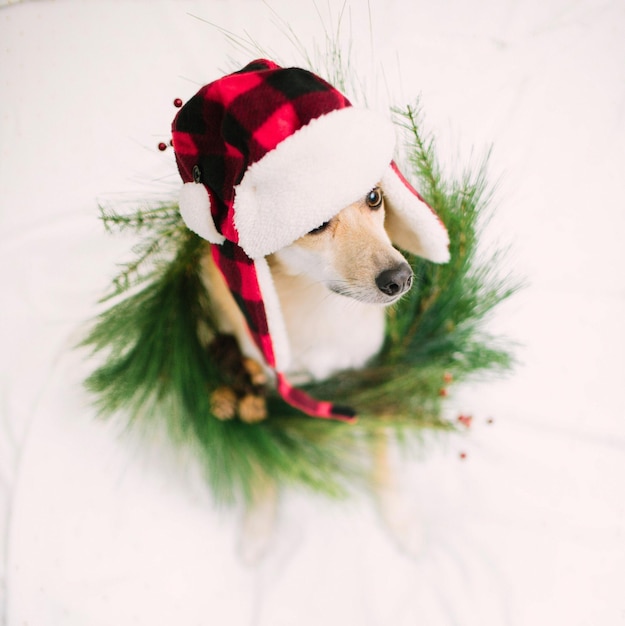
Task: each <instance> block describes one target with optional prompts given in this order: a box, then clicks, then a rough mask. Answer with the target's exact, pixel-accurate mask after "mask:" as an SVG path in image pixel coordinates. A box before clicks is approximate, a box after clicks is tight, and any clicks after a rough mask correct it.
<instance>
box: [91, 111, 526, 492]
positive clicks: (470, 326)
mask: <svg viewBox="0 0 625 626" xmlns="http://www.w3.org/2000/svg"><path fill="white" fill-rule="evenodd" d="M395 116H396V122H397V124H398V125H399V126H401V128H402V129H403V131H404V133H405V141H406V144H405V155H406V161H407V163H406V164H404V165H405V167H404V171H408V172H410V173H411V174H412V177H413V183H415V186H416V187H417V188H418V189H419V190H420V192H421V194H422V195H423V197H424V199H425V200H426V201H427V202H428V203H429V204H430V205H431V206H432V207H433V208H434V210H435V211H436V212H437V214H438V215H439V216H440V218H441V219H442V221H443V222H444V223H445V224H446V226H447V229H448V231H449V234H450V239H451V245H450V250H451V261H450V262H449V263H448V264H446V265H441V266H439V265H434V264H431V263H429V262H427V261H424V260H423V259H419V258H417V257H410V258H409V261H410V262H411V264H412V266H413V269H414V272H415V276H416V280H415V285H414V286H413V288H412V290H411V291H410V292H409V294H408V295H407V296H406V297H404V298H403V299H402V300H401V301H400V302H399V303H398V304H397V305H396V306H395V307H394V308H392V309H391V310H389V314H388V325H387V338H386V343H385V346H384V348H383V350H382V352H381V354H380V355H379V356H378V357H377V359H376V360H375V362H373V363H372V364H371V365H370V366H369V367H367V368H364V369H362V370H358V371H348V372H343V373H341V374H339V375H337V376H336V377H334V378H332V379H331V380H328V381H325V382H322V383H317V384H314V385H309V386H308V391H309V392H310V393H312V394H313V395H317V396H318V397H323V398H324V399H329V400H333V399H334V400H336V401H337V402H339V403H341V404H349V405H352V406H354V407H355V408H356V409H357V411H358V413H359V416H360V419H359V422H358V424H356V425H346V424H343V423H336V422H327V421H325V420H318V419H314V418H310V417H306V416H303V415H301V414H299V413H297V412H296V411H295V410H294V409H292V408H291V407H289V406H288V405H286V404H285V403H284V402H283V401H282V400H281V399H279V398H278V397H277V396H271V397H270V398H269V400H268V408H269V415H270V417H269V418H268V419H267V420H266V421H264V422H261V423H259V424H255V425H249V424H245V423H242V422H240V421H238V420H230V421H227V422H223V421H220V420H218V419H216V418H215V417H214V416H213V415H212V414H211V407H210V401H209V398H210V394H211V392H212V391H214V390H215V389H216V388H217V387H219V386H220V385H221V384H223V379H222V374H221V372H220V368H219V363H217V362H215V361H214V360H213V359H212V358H211V356H210V354H209V353H208V351H207V350H206V349H205V348H204V347H203V345H202V342H201V340H200V329H204V332H205V331H206V330H208V331H209V332H211V331H213V332H214V331H215V324H214V321H213V319H212V318H211V313H210V301H209V297H210V296H209V294H208V293H207V292H206V290H205V288H204V286H203V283H202V281H201V278H200V259H201V257H202V255H203V254H204V253H205V252H206V248H205V246H206V243H205V242H204V241H203V240H201V239H200V238H199V237H197V236H196V235H194V234H193V233H191V232H190V231H188V230H187V229H186V227H185V225H184V223H183V222H182V220H181V218H180V216H179V213H178V209H177V206H176V205H175V204H171V203H169V204H167V203H166V204H162V205H160V206H156V207H152V208H148V209H141V210H137V211H134V212H131V213H130V214H127V215H122V214H119V213H116V212H111V211H103V213H102V219H103V221H104V224H105V227H106V228H107V229H108V230H111V231H115V230H117V231H123V230H131V231H133V232H136V233H139V234H140V235H141V236H142V239H141V241H140V243H139V244H138V245H137V246H136V247H135V249H134V255H135V258H134V260H132V261H131V262H129V263H127V264H126V265H125V266H123V268H122V271H121V272H120V273H119V275H118V276H117V277H116V278H115V280H114V281H113V288H112V291H111V293H110V294H109V295H108V296H107V297H105V299H104V301H105V302H106V304H107V308H106V309H105V310H104V311H103V312H102V314H101V315H100V316H99V318H98V319H97V320H96V321H95V324H94V326H93V328H92V329H91V331H90V333H89V334H88V336H87V337H86V339H85V341H84V345H85V346H88V347H89V348H91V350H92V351H93V352H95V353H99V354H101V355H102V357H103V358H102V363H101V365H100V366H99V367H98V368H97V369H96V370H95V371H94V372H93V374H92V375H91V376H90V377H89V378H88V380H87V381H86V385H87V387H88V388H89V389H90V390H91V391H92V392H93V393H94V394H95V396H96V398H97V404H98V406H99V408H100V410H101V412H102V413H103V414H105V415H109V414H112V413H114V412H118V411H122V412H124V413H126V414H127V415H128V416H129V419H130V421H131V423H133V422H136V421H138V420H141V422H142V423H146V422H147V423H150V420H156V421H159V422H163V421H164V423H165V424H166V425H167V427H168V429H169V432H170V433H171V436H172V437H173V439H174V440H175V441H177V442H178V443H179V444H181V445H184V446H187V447H188V448H189V449H191V450H194V451H195V452H196V453H197V456H198V458H199V459H200V460H201V462H202V463H203V464H204V467H205V469H206V476H207V479H208V481H209V483H210V485H211V487H212V489H213V492H214V494H215V496H216V497H217V498H218V499H219V500H222V501H231V500H232V499H234V498H235V497H237V496H239V495H241V496H243V497H251V495H252V489H253V486H254V484H255V481H257V480H264V479H265V478H267V477H269V478H271V479H272V480H275V481H276V482H278V483H280V484H283V485H292V486H304V487H308V488H311V489H313V490H315V491H318V492H322V493H325V494H327V495H330V496H340V495H343V494H345V493H346V492H347V491H348V490H349V488H350V486H353V485H354V484H357V483H358V481H360V480H361V479H363V477H364V476H365V475H366V472H367V464H366V447H367V442H368V438H369V436H371V435H375V434H376V433H379V431H380V429H382V428H385V429H392V430H393V431H394V432H396V433H397V434H398V435H399V436H400V437H401V438H402V439H404V440H408V439H410V438H413V439H414V438H415V437H417V438H418V437H419V436H420V434H421V433H422V432H423V429H426V428H427V429H450V428H453V426H452V425H451V424H449V423H447V422H445V421H444V420H443V419H442V417H441V411H442V402H443V398H442V396H441V393H440V391H441V389H442V388H443V387H445V386H447V384H448V383H449V378H450V377H453V380H454V381H456V382H457V381H461V380H464V379H466V378H467V377H469V376H471V375H475V374H479V373H485V372H496V371H502V370H506V369H508V368H509V367H510V366H511V364H512V358H511V354H510V350H509V348H508V347H507V346H505V345H504V346H503V347H502V345H500V344H501V342H500V340H498V339H497V338H494V337H491V336H490V335H489V334H488V333H486V332H485V330H484V325H485V321H486V320H487V317H488V314H489V313H490V312H491V311H492V310H493V308H494V307H495V306H496V305H497V304H499V303H500V302H501V301H503V300H505V299H506V298H508V297H509V296H510V295H511V294H512V293H513V292H514V291H515V289H516V286H515V285H514V284H512V283H511V282H510V281H509V280H508V279H506V278H503V279H502V278H501V277H499V276H498V275H497V273H496V268H497V267H498V266H499V255H500V252H496V253H495V254H494V255H493V256H492V257H491V258H489V259H486V260H481V261H479V262H478V260H477V252H478V242H479V223H478V222H480V221H483V219H484V217H485V215H486V211H487V209H488V205H489V202H490V199H491V189H490V188H489V186H488V184H487V181H486V161H487V160H486V159H485V160H484V161H483V162H482V163H481V164H480V165H479V167H478V168H477V169H476V170H475V171H471V170H469V171H467V172H465V173H464V174H463V175H462V176H460V177H459V178H458V179H455V178H453V177H450V178H446V177H445V176H444V174H443V172H442V171H441V168H440V166H439V164H438V162H437V160H436V157H435V144H434V141H433V140H432V139H431V138H428V137H426V136H424V135H423V133H422V131H421V126H422V123H421V120H420V117H419V114H418V112H417V111H416V109H415V108H413V107H409V106H408V107H405V108H404V109H397V110H395ZM406 166H407V167H406Z"/></svg>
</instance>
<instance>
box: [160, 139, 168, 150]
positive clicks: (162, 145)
mask: <svg viewBox="0 0 625 626" xmlns="http://www.w3.org/2000/svg"><path fill="white" fill-rule="evenodd" d="M158 149H159V150H160V151H161V152H163V150H167V144H166V143H165V142H164V141H161V143H159V144H158Z"/></svg>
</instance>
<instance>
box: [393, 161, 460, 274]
mask: <svg viewBox="0 0 625 626" xmlns="http://www.w3.org/2000/svg"><path fill="white" fill-rule="evenodd" d="M381 186H382V191H383V193H384V206H385V209H386V220H385V228H386V232H387V233H388V235H389V237H390V238H391V241H392V242H393V243H394V244H395V245H397V246H398V247H399V248H401V249H402V250H405V251H406V252H411V253H412V254H416V255H417V256H420V257H423V258H424V259H428V260H429V261H433V262H434V263H446V262H447V261H449V235H448V234H447V229H446V228H445V226H444V224H443V223H442V222H441V220H440V219H439V217H438V216H437V215H436V213H434V211H433V210H432V209H431V208H430V207H429V206H428V204H426V202H425V201H424V200H423V198H421V196H420V195H419V194H418V193H417V191H416V190H415V189H414V188H413V187H412V186H411V185H410V183H409V182H408V181H407V180H406V179H405V178H404V176H403V175H402V173H401V172H400V171H399V169H398V168H397V165H396V164H395V163H394V162H393V163H391V165H390V166H389V168H388V170H387V171H386V173H385V174H384V176H383V178H382V180H381Z"/></svg>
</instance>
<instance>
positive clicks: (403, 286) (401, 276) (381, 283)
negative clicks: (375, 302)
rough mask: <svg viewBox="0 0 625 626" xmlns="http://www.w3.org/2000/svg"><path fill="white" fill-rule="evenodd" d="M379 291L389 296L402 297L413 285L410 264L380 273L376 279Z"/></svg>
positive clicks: (403, 264)
mask: <svg viewBox="0 0 625 626" xmlns="http://www.w3.org/2000/svg"><path fill="white" fill-rule="evenodd" d="M375 284H376V285H377V286H378V289H379V290H380V291H381V292H382V293H384V294H386V295H387V296H397V295H400V294H402V293H404V292H406V291H408V289H410V286H411V285H412V269H410V265H408V263H402V264H401V265H398V266H397V267H394V268H392V269H389V270H384V271H383V272H380V273H379V274H378V275H377V276H376V279H375Z"/></svg>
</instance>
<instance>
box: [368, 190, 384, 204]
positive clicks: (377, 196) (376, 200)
mask: <svg viewBox="0 0 625 626" xmlns="http://www.w3.org/2000/svg"><path fill="white" fill-rule="evenodd" d="M382 200H383V196H382V190H381V189H380V188H379V187H374V188H373V189H372V190H371V191H370V192H369V193H368V194H367V197H366V198H365V201H366V203H367V206H368V207H369V208H370V209H379V208H380V207H381V206H382Z"/></svg>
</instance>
